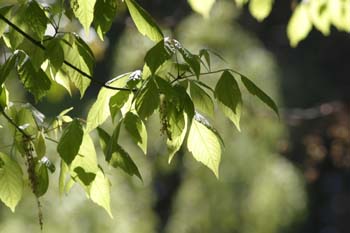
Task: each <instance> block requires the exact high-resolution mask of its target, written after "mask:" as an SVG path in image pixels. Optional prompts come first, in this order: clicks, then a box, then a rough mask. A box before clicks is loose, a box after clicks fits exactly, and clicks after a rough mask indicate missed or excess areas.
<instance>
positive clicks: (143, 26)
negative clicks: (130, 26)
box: [125, 0, 164, 42]
mask: <svg viewBox="0 0 350 233" xmlns="http://www.w3.org/2000/svg"><path fill="white" fill-rule="evenodd" d="M125 3H126V5H127V7H128V9H129V12H130V15H131V18H132V19H133V21H134V23H135V25H136V27H137V29H138V30H139V32H140V33H141V34H142V35H144V36H147V37H148V38H150V39H151V40H153V41H155V42H158V41H160V40H162V39H163V37H164V36H163V33H162V31H161V30H160V28H159V27H158V25H157V24H156V23H155V21H154V20H153V19H152V17H151V16H150V15H149V14H148V12H146V11H145V10H144V9H143V8H142V7H141V6H140V5H139V4H138V3H137V2H136V1H135V0H125Z"/></svg>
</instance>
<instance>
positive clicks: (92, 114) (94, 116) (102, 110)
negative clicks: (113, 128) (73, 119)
mask: <svg viewBox="0 0 350 233" xmlns="http://www.w3.org/2000/svg"><path fill="white" fill-rule="evenodd" d="M126 80H127V74H123V75H120V76H118V77H117V78H116V79H115V80H114V81H113V82H110V83H109V85H110V86H113V87H124V86H125V84H126ZM117 92H118V91H116V90H111V89H107V88H102V89H101V90H100V92H99V94H98V96H97V100H96V101H95V103H94V104H93V105H92V107H91V108H90V110H89V114H88V117H87V126H86V132H90V131H91V130H93V129H95V128H96V127H97V126H99V125H101V124H102V123H103V122H105V121H106V120H107V118H108V117H109V116H110V114H111V113H110V107H109V102H110V98H111V97H112V96H113V95H115V94H116V93H117Z"/></svg>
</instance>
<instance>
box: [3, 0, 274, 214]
mask: <svg viewBox="0 0 350 233" xmlns="http://www.w3.org/2000/svg"><path fill="white" fill-rule="evenodd" d="M58 2H59V1H58ZM118 4H120V3H118V1H116V0H94V1H85V0H71V1H70V5H69V6H68V7H67V6H65V5H58V6H57V5H55V6H54V5H53V6H49V7H44V6H43V5H42V4H40V3H39V2H37V1H35V0H32V1H28V2H25V3H17V4H14V5H7V6H3V7H2V8H0V38H1V41H2V43H3V44H4V45H5V46H6V49H7V51H8V54H7V56H6V59H5V62H4V63H3V64H2V65H1V66H0V110H1V114H2V116H3V117H4V118H5V120H6V121H7V124H6V125H4V127H9V128H10V129H11V130H12V131H13V132H14V138H13V144H14V146H15V150H14V151H13V152H12V154H10V155H7V154H5V153H2V152H1V153H0V199H1V201H2V202H4V203H5V204H6V205H7V206H8V207H10V208H11V210H13V211H14V209H15V206H16V205H17V204H18V202H19V201H20V199H21V197H22V194H23V185H24V178H23V171H22V169H21V166H20V165H19V164H20V163H21V162H24V161H30V163H29V162H27V163H26V166H27V173H28V177H29V178H30V181H31V183H32V186H31V187H32V191H33V193H34V194H35V195H36V197H38V198H39V197H41V196H43V195H44V194H45V193H46V191H47V190H48V187H49V182H50V178H51V177H50V173H54V172H55V171H56V170H58V171H59V173H60V175H59V181H58V182H59V190H60V193H61V194H64V193H68V192H69V190H70V189H71V187H72V186H73V185H74V184H78V185H80V186H81V187H83V189H84V190H85V192H86V194H87V197H88V198H90V199H91V200H92V201H93V202H95V203H96V204H98V205H100V206H101V207H103V208H104V209H105V210H106V211H107V212H108V214H109V215H110V216H112V213H111V209H110V185H111V181H110V180H109V178H108V176H107V175H106V174H105V172H104V170H103V167H105V166H106V165H107V166H111V167H113V168H116V169H121V170H122V171H124V172H125V173H127V174H128V175H131V176H133V175H135V176H136V177H138V178H140V179H141V180H142V174H141V173H140V171H139V169H138V167H137V165H136V163H135V162H134V161H133V156H132V155H130V154H129V152H128V151H127V150H126V149H125V148H124V146H123V145H122V143H121V140H120V135H121V133H120V132H121V131H124V132H126V133H127V134H129V135H130V138H131V139H132V141H133V142H134V143H135V145H136V146H138V147H139V148H140V150H141V151H142V152H143V153H144V154H147V141H148V135H147V130H148V129H147V120H148V119H149V117H150V116H151V115H152V114H154V113H155V112H156V113H157V114H158V115H159V121H160V123H161V131H162V132H163V135H164V138H165V140H164V141H165V143H166V145H167V151H168V156H169V162H170V161H171V160H172V159H173V157H174V156H175V154H176V152H178V151H179V150H180V148H181V147H182V146H183V145H184V144H186V145H187V148H188V151H190V152H191V153H192V154H193V157H194V158H195V159H196V160H198V161H199V162H201V163H203V164H204V165H205V166H207V167H208V168H209V169H211V170H212V172H213V173H214V174H215V175H216V176H217V177H219V164H220V158H221V154H222V149H223V146H224V142H223V140H222V138H221V137H220V135H219V132H218V131H217V130H216V129H214V128H213V126H212V125H211V124H210V118H213V117H214V113H215V112H216V110H215V109H216V106H218V108H219V109H220V110H221V111H222V112H223V113H224V115H225V116H226V117H227V118H228V119H229V120H230V121H232V123H233V124H234V125H235V126H236V128H237V129H238V130H240V118H241V111H242V105H243V98H242V94H241V87H240V85H241V86H242V85H243V86H244V87H245V88H246V89H247V90H248V92H249V93H251V94H252V95H254V96H256V97H258V98H259V99H260V100H261V101H262V102H264V103H265V104H266V105H267V106H268V107H270V108H271V109H272V110H273V111H275V112H276V113H277V114H278V109H277V106H276V104H275V103H274V101H273V100H272V99H271V98H270V97H269V96H268V95H267V94H266V93H264V92H263V91H262V90H261V89H260V88H259V87H257V86H256V85H255V84H254V83H253V82H252V81H251V80H250V79H248V78H247V77H245V76H244V75H242V74H241V73H239V72H237V71H235V70H233V69H231V68H227V69H221V70H212V67H211V59H212V55H213V54H212V53H211V52H210V50H207V49H202V50H200V51H199V52H198V53H197V54H195V53H192V52H190V51H189V50H188V49H186V48H185V47H184V46H183V45H182V44H181V43H180V42H179V41H177V40H175V39H171V38H168V37H164V35H163V33H162V31H161V29H160V27H159V26H158V25H157V23H156V22H155V21H154V20H153V19H152V17H151V16H150V15H149V14H148V13H147V12H146V11H145V10H144V9H143V8H142V7H141V6H140V5H139V4H138V3H137V2H136V1H135V0H125V1H124V4H125V6H126V7H127V9H128V10H129V12H130V16H131V18H132V20H133V22H134V23H135V26H136V28H137V29H138V30H139V32H140V33H141V34H142V35H144V36H146V37H148V38H149V39H150V40H152V41H154V46H153V47H152V48H151V49H150V50H148V51H147V53H146V56H145V58H144V66H143V67H142V68H141V69H140V70H136V71H131V72H128V73H125V74H121V75H118V76H117V77H115V78H113V79H111V80H109V81H107V82H101V81H98V79H97V78H95V77H94V76H93V67H94V56H93V53H92V52H91V50H90V48H89V46H88V45H87V43H86V42H85V41H84V40H83V39H82V38H81V37H79V36H78V35H77V34H76V33H73V32H61V31H60V25H59V24H60V19H61V18H62V17H66V18H67V19H70V20H78V21H79V22H80V23H81V25H82V26H83V28H84V29H85V31H86V33H88V32H89V30H90V28H91V27H93V28H94V29H95V30H96V32H97V34H98V36H99V37H100V38H101V39H104V37H105V34H106V32H107V31H108V30H109V29H110V26H111V22H112V20H113V18H114V17H115V15H116V12H117V7H118ZM49 26H52V27H53V28H54V29H55V33H54V34H53V35H48V34H46V31H47V28H48V27H49ZM11 72H16V74H17V77H18V79H19V81H20V82H21V83H22V84H23V87H24V89H25V90H26V91H28V92H29V93H31V94H32V95H33V97H34V99H35V103H32V104H30V103H28V104H14V103H12V102H11V101H10V99H11V96H12V95H13V94H14V93H13V92H12V91H11V90H9V89H8V88H7V85H6V83H7V78H8V77H9V76H10V73H11ZM210 75H211V76H210ZM212 76H219V78H218V81H217V83H216V85H215V87H213V88H212V87H211V86H209V85H208V84H207V83H206V79H207V78H210V77H212ZM90 83H95V84H97V85H99V86H100V87H101V89H100V91H99V94H98V96H97V99H96V101H95V102H94V104H93V105H92V106H91V108H90V110H89V112H88V115H87V118H86V120H84V119H82V118H72V117H71V116H69V112H70V111H71V110H72V108H69V109H66V110H63V111H62V112H61V113H60V114H59V115H58V116H56V117H55V118H54V119H53V120H51V121H48V120H47V119H46V117H45V116H44V115H43V114H42V113H40V112H39V111H38V110H37V109H36V108H35V107H34V105H35V104H36V103H37V102H39V101H42V100H43V98H44V97H45V96H46V95H47V93H48V91H49V90H50V89H51V87H52V85H53V84H58V85H61V86H62V87H63V88H65V90H66V91H67V93H69V94H71V93H72V91H73V89H74V88H76V89H78V90H79V92H80V94H81V96H82V97H83V96H84V94H85V91H86V89H87V88H88V87H89V85H90ZM239 83H241V84H239ZM107 119H112V121H113V129H112V130H110V131H109V130H105V129H103V123H104V122H105V121H106V120H107ZM93 131H96V132H97V134H98V137H99V146H96V145H95V143H94V142H93V139H92V137H91V133H92V132H93ZM48 142H52V143H55V144H57V147H56V150H57V155H58V156H59V157H58V158H59V161H60V165H59V169H56V168H55V165H54V164H53V162H51V161H50V158H49V157H48V156H47V149H46V148H47V143H48ZM97 147H99V148H100V149H101V150H102V151H103V154H104V155H103V156H104V160H105V164H101V163H99V162H98V159H97V152H96V148H97ZM16 153H19V154H20V155H21V157H20V158H18V159H15V158H16V156H15V154H16ZM21 160H23V161H21Z"/></svg>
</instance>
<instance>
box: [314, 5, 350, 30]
mask: <svg viewBox="0 0 350 233" xmlns="http://www.w3.org/2000/svg"><path fill="white" fill-rule="evenodd" d="M348 4H349V3H348ZM328 5H331V4H329V3H328V1H325V0H323V1H311V2H310V3H309V17H310V19H311V21H312V23H313V25H314V26H315V28H317V29H318V30H320V31H321V32H322V34H323V35H325V36H328V35H329V34H330V32H331V14H330V12H329V7H328Z"/></svg>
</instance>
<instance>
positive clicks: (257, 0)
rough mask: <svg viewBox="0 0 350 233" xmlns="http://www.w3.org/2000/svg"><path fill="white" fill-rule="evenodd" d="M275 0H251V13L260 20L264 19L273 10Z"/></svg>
mask: <svg viewBox="0 0 350 233" xmlns="http://www.w3.org/2000/svg"><path fill="white" fill-rule="evenodd" d="M273 3H274V0H250V3H249V10H250V13H251V14H252V15H253V16H254V17H255V18H256V19H257V20H258V21H262V20H264V19H265V18H266V17H267V16H268V15H269V14H270V12H271V10H272V5H273Z"/></svg>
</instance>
